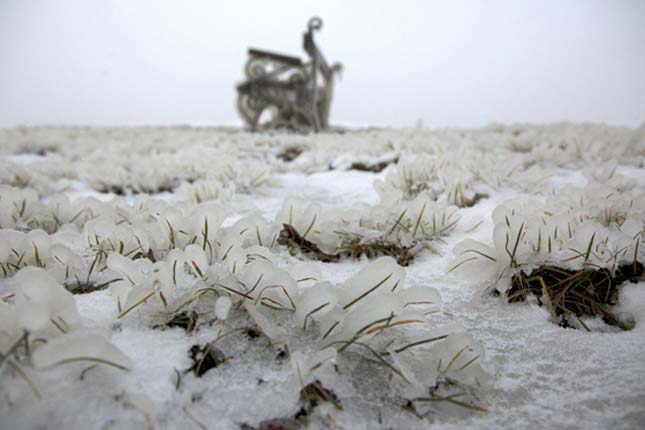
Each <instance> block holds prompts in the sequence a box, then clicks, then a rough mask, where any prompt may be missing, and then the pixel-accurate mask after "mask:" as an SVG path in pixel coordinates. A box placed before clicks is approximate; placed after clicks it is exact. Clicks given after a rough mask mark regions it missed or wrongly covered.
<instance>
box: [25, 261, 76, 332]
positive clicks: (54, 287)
mask: <svg viewBox="0 0 645 430" xmlns="http://www.w3.org/2000/svg"><path fill="white" fill-rule="evenodd" d="M12 282H13V284H14V285H15V294H16V315H17V318H18V323H19V324H20V326H21V327H23V328H25V329H26V330H28V331H30V332H39V331H48V332H58V333H66V332H67V331H69V330H70V329H72V328H73V327H74V326H76V325H78V323H79V320H80V317H79V315H78V311H77V310H76V303H75V302H74V298H73V296H72V294H71V293H69V292H68V291H67V290H65V288H63V287H62V286H61V285H60V284H59V283H58V282H57V281H56V279H55V278H53V277H52V276H51V275H49V274H48V273H47V272H45V271H44V270H42V269H38V268H34V267H27V268H24V269H22V270H21V271H20V272H18V273H17V274H16V275H15V276H14V277H13V279H12Z"/></svg>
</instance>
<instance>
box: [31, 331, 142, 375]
mask: <svg viewBox="0 0 645 430" xmlns="http://www.w3.org/2000/svg"><path fill="white" fill-rule="evenodd" d="M74 362H88V363H90V364H102V365H106V366H111V367H115V368H117V369H121V370H129V369H130V368H131V367H132V360H130V359H129V358H128V357H127V356H126V355H125V354H123V352H121V350H119V349H118V348H117V347H115V346H114V345H112V344H111V343H110V342H108V341H107V340H106V339H105V338H104V337H103V336H101V335H98V334H92V333H74V334H69V335H67V336H63V337H59V338H57V339H54V340H50V341H49V342H47V344H46V345H43V346H42V347H40V348H38V349H36V350H35V351H34V354H33V363H34V367H35V368H37V369H47V368H51V367H56V366H60V365H63V364H67V363H74Z"/></svg>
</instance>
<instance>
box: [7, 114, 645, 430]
mask: <svg viewBox="0 0 645 430" xmlns="http://www.w3.org/2000/svg"><path fill="white" fill-rule="evenodd" d="M366 168H368V169H372V170H380V169H381V168H382V170H380V171H378V172H373V171H365V170H366ZM283 224H289V225H291V226H293V227H294V229H295V231H296V232H297V233H298V234H299V236H300V238H298V237H295V238H294V237H288V238H286V239H285V235H284V234H285V233H284V231H283V228H284V227H283ZM644 228H645V126H643V127H641V128H640V129H635V130H633V129H624V128H614V127H606V126H603V125H593V124H586V125H575V124H557V125H550V126H531V125H516V126H497V125H495V126H490V127H487V128H484V129H477V130H460V129H446V130H426V129H367V130H337V131H334V132H329V133H323V134H319V135H310V136H302V135H294V134H285V133H258V134H250V133H245V132H241V131H238V130H234V129H223V128H210V129H209V128H189V127H176V128H105V129H92V128H15V129H5V130H0V265H1V266H2V269H1V271H0V297H1V298H2V301H0V353H1V354H2V356H1V357H0V360H2V361H1V364H0V366H1V367H0V395H1V397H0V428H2V429H32V428H43V429H45V428H46V429H71V428H83V429H105V430H107V429H130V428H155V429H175V428H177V429H179V428H182V429H183V428H195V429H198V428H202V429H203V428H208V429H237V428H245V427H243V426H244V425H246V426H248V427H246V428H262V429H268V428H285V429H292V428H333V429H336V428H338V429H372V428H383V429H390V428H393V429H416V428H419V429H421V428H436V429H462V428H476V429H483V428H504V429H518V428H545V429H551V428H553V429H555V428H557V429H606V428H610V427H611V428H615V429H638V428H643V427H645V282H644V281H643V280H642V279H641V281H640V282H638V283H625V284H624V285H623V286H622V287H621V288H620V292H619V303H618V304H617V305H615V306H611V307H610V309H611V311H612V313H613V314H615V315H617V316H619V317H620V318H621V319H622V320H624V321H628V322H629V323H634V327H633V328H632V329H631V330H627V331H623V330H621V329H619V328H617V327H615V326H611V325H608V324H606V323H605V322H603V321H602V319H601V318H600V317H591V318H590V317H582V318H581V319H582V322H578V320H577V319H575V318H570V322H571V323H572V325H574V326H575V327H576V328H562V327H560V326H558V325H557V324H556V323H554V319H557V316H555V315H552V314H551V312H550V310H549V308H548V306H540V305H539V304H538V301H537V300H535V299H533V298H531V299H529V300H527V301H525V302H521V303H508V302H507V299H506V294H507V293H508V289H509V287H510V283H511V277H512V276H513V275H514V274H517V273H518V272H520V271H521V270H525V271H529V270H530V269H533V268H536V267H538V266H540V265H542V264H550V265H558V266H561V267H565V268H569V269H572V270H573V269H576V270H577V269H581V268H607V269H608V270H609V272H610V273H613V272H614V270H616V268H617V267H619V266H620V265H622V264H635V262H640V263H645V246H643V245H642V242H643V241H645V233H644ZM281 231H282V232H283V233H282V235H281ZM300 239H302V241H304V240H305V239H306V242H307V243H308V244H309V245H313V246H315V247H317V250H315V251H311V252H303V251H302V250H299V247H298V245H297V244H298V243H302V241H301V242H299V241H300ZM359 245H361V246H362V245H365V246H364V248H357V247H358V246H359ZM356 249H366V250H370V252H373V254H374V255H371V254H370V255H369V258H368V256H366V255H362V256H358V258H352V255H350V254H351V250H354V251H356ZM383 249H386V251H383ZM402 249H403V250H406V252H407V254H405V255H411V256H412V258H413V259H412V260H411V261H405V259H404V258H399V257H400V255H401V254H392V255H393V256H394V257H395V258H399V260H398V262H399V263H402V264H403V263H409V264H408V265H407V266H405V267H403V266H399V265H398V264H397V262H396V261H395V258H392V257H388V256H383V254H384V253H385V254H387V253H388V252H390V251H391V250H399V251H400V250H402ZM387 250H390V251H387ZM336 254H338V255H339V257H338V259H337V261H331V262H325V261H319V260H317V259H316V258H315V257H316V256H318V257H320V256H321V255H336ZM79 284H82V286H86V287H87V288H88V289H89V290H92V289H93V288H95V287H97V286H104V285H105V284H107V285H106V286H107V288H101V289H98V290H97V291H91V292H89V293H85V294H73V295H72V294H70V293H68V292H67V291H68V289H74V288H75V287H78V285H79ZM65 288H67V289H65ZM495 290H497V291H498V292H500V293H501V294H493V292H494V291H495ZM182 312H195V313H194V314H191V315H194V316H196V318H197V320H196V322H195V328H194V329H192V330H190V331H189V332H187V331H186V330H184V329H183V328H181V327H167V326H166V323H167V322H169V321H170V320H172V319H173V317H174V316H177V315H178V314H181V313H182ZM555 322H557V321H555ZM585 326H586V327H587V328H588V329H589V330H590V331H587V330H585ZM434 338H438V339H437V340H434V341H428V340H429V339H434ZM194 345H199V346H200V347H204V346H208V345H210V347H211V348H212V349H213V350H216V351H217V354H215V355H214V356H217V357H219V358H220V359H221V361H222V362H221V363H218V365H217V366H216V367H213V368H212V369H209V370H208V371H207V372H205V373H203V374H202V375H201V376H200V377H198V376H197V373H199V372H197V371H196V370H195V369H194V368H193V369H192V370H191V367H192V366H193V365H194V364H195V362H193V361H191V356H190V350H191V347H193V346H194ZM197 363H198V364H199V358H198V359H197ZM202 364H203V363H202ZM316 380H319V381H320V383H321V384H322V387H324V389H327V390H330V392H333V393H334V395H335V396H336V397H337V398H338V401H339V406H340V407H337V406H336V405H334V402H333V401H330V394H327V400H328V401H326V402H325V401H322V405H320V406H317V407H313V408H312V407H309V405H308V404H307V402H306V401H304V400H303V399H302V398H301V390H302V389H303V387H305V386H309V385H308V384H310V383H312V382H314V381H316ZM323 397H324V395H323ZM303 402H304V403H303ZM303 406H304V409H305V412H306V413H305V414H300V417H299V418H298V419H295V418H294V417H295V415H296V414H297V413H298V411H299V410H300V409H301V407H303ZM272 419H283V421H282V424H281V425H282V426H283V427H279V426H278V423H277V422H273V425H274V427H270V425H269V420H272Z"/></svg>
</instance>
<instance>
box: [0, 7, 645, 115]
mask: <svg viewBox="0 0 645 430" xmlns="http://www.w3.org/2000/svg"><path fill="white" fill-rule="evenodd" d="M312 15H319V16H321V17H322V18H323V20H324V27H323V30H322V32H321V33H320V34H319V37H318V42H319V45H320V46H321V48H322V51H323V52H324V53H325V56H326V57H327V59H328V60H329V61H330V62H331V61H340V62H342V63H343V65H344V73H343V76H342V80H341V81H340V82H339V83H338V85H337V87H336V93H335V100H334V105H333V107H332V122H335V123H341V124H353V125H392V126H406V125H413V124H415V122H416V121H417V120H419V119H421V120H423V122H424V124H425V125H427V126H480V125H485V124H487V123H489V122H506V123H509V122H539V123H544V122H555V121H562V120H569V121H576V122H581V121H585V122H587V121H602V122H606V123H610V124H625V125H630V126H637V125H640V124H641V123H643V122H644V121H645V1H642V0H634V1H627V0H626V1H621V0H606V1H595V0H547V1H521V0H518V1H510V0H509V1H441V2H439V1H407V0H396V1H374V0H372V1H353V2H350V1H348V0H345V1H335V0H333V1H330V0H327V1H304V0H264V1H244V0H237V1H212V0H211V1H152V0H151V1H142V0H124V1H108V0H101V1H89V0H69V1H62V0H49V1H45V0H43V1H32V0H0V126H9V125H16V124H95V125H109V124H186V123H192V124H241V123H240V121H239V120H238V118H237V114H236V111H235V98H236V94H235V91H234V84H235V83H236V82H238V81H240V80H241V79H242V66H243V64H244V62H245V60H246V49H247V47H248V46H255V47H259V48H266V49H270V50H275V51H279V52H284V53H289V54H297V55H301V56H303V55H304V53H303V52H302V48H301V44H302V40H301V39H302V32H303V31H304V28H305V25H306V22H307V20H308V18H309V17H310V16H312Z"/></svg>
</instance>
